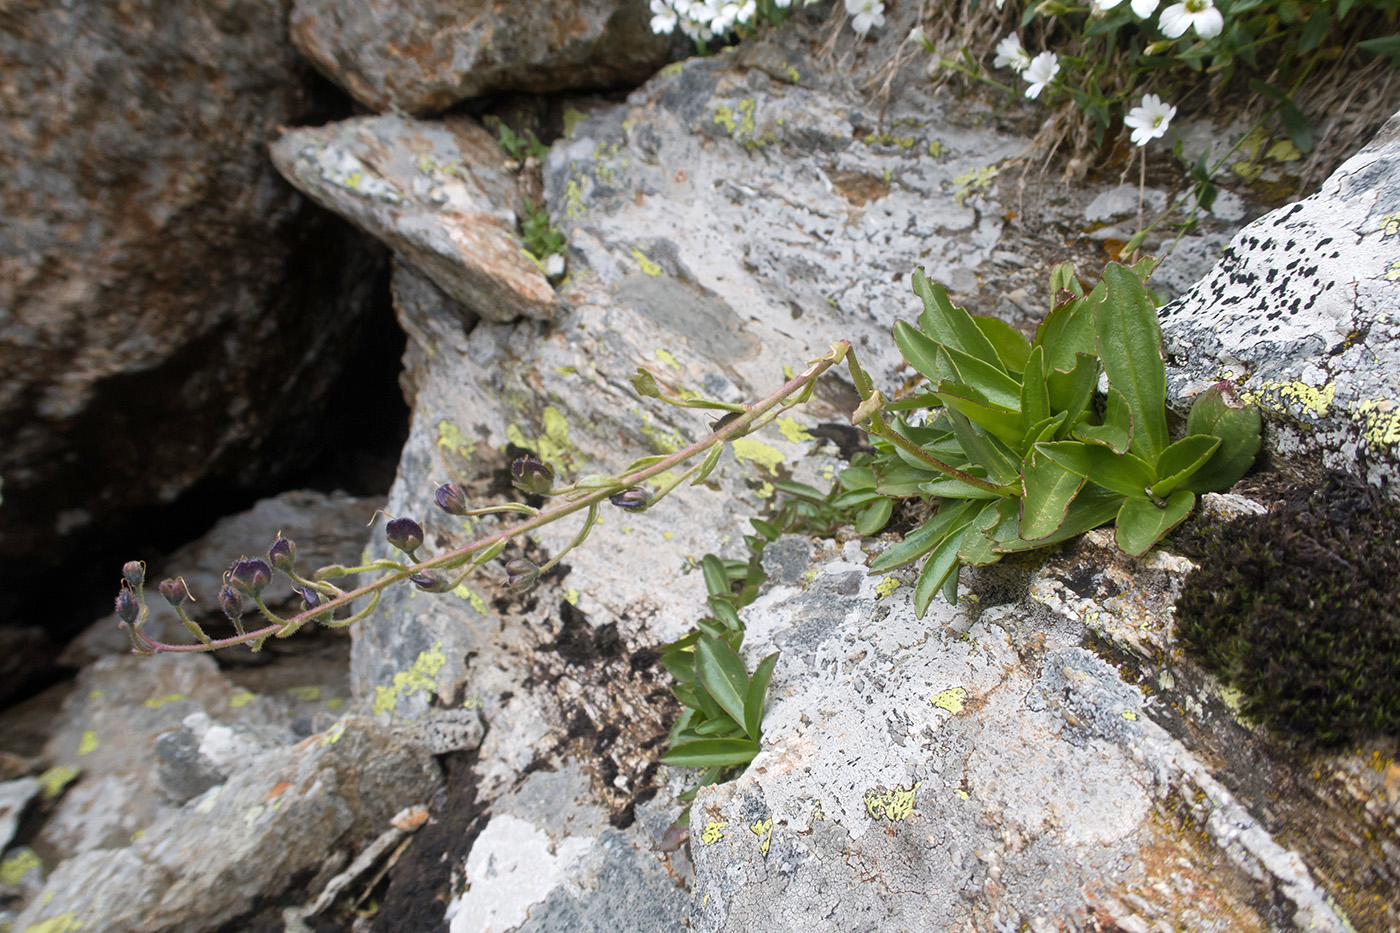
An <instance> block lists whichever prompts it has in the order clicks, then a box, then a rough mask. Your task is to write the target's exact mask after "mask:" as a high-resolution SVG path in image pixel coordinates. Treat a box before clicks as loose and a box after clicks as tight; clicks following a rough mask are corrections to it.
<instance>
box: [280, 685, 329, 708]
mask: <svg viewBox="0 0 1400 933" xmlns="http://www.w3.org/2000/svg"><path fill="white" fill-rule="evenodd" d="M287 696H289V697H291V698H292V699H293V700H300V701H302V702H303V703H310V702H312V701H313V700H319V699H321V688H320V687H318V686H316V685H315V684H308V685H306V686H302V687H288V688H287Z"/></svg>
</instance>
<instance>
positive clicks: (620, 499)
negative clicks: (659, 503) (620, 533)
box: [608, 486, 651, 512]
mask: <svg viewBox="0 0 1400 933" xmlns="http://www.w3.org/2000/svg"><path fill="white" fill-rule="evenodd" d="M608 501H609V502H611V503H612V504H613V505H615V506H617V507H618V508H619V509H622V510H624V511H627V512H643V511H645V510H646V507H647V506H649V505H651V493H649V492H647V491H646V490H645V489H643V488H642V487H640V486H632V487H631V488H629V489H624V490H622V492H619V493H616V494H614V495H611V496H608Z"/></svg>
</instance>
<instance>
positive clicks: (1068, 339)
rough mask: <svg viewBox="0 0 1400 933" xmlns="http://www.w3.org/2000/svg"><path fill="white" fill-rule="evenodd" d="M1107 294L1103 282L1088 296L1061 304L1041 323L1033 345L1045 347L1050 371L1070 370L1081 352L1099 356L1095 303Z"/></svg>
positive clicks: (1046, 367) (1046, 365) (1047, 367)
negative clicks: (1096, 338)
mask: <svg viewBox="0 0 1400 933" xmlns="http://www.w3.org/2000/svg"><path fill="white" fill-rule="evenodd" d="M1103 295H1104V286H1103V283H1102V282H1100V283H1099V284H1098V285H1096V286H1094V290H1093V291H1091V292H1090V293H1089V294H1088V295H1087V296H1085V297H1084V298H1076V299H1074V300H1073V301H1067V302H1065V303H1064V304H1061V305H1059V306H1058V307H1056V308H1055V309H1054V310H1053V311H1051V312H1050V313H1049V314H1048V315H1046V317H1045V320H1043V321H1041V322H1040V326H1039V327H1037V328H1036V331H1035V339H1034V340H1033V341H1031V346H1033V347H1036V346H1039V347H1043V348H1044V350H1045V369H1046V371H1047V372H1052V371H1059V372H1069V371H1070V370H1072V369H1073V368H1074V367H1075V365H1076V363H1077V359H1078V356H1079V354H1081V353H1088V354H1090V355H1092V356H1094V357H1097V356H1098V347H1097V345H1096V343H1095V340H1094V305H1095V303H1097V302H1098V301H1099V299H1101V298H1102V297H1103Z"/></svg>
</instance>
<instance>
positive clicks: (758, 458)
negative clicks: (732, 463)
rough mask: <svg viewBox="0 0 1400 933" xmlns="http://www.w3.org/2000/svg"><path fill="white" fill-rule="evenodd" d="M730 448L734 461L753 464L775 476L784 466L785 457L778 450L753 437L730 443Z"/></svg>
mask: <svg viewBox="0 0 1400 933" xmlns="http://www.w3.org/2000/svg"><path fill="white" fill-rule="evenodd" d="M729 448H730V449H731V450H733V451H734V459H735V460H738V461H740V462H741V463H744V462H747V463H752V464H754V465H755V466H758V467H761V468H763V469H765V470H767V471H768V472H769V473H772V474H774V475H776V474H777V472H778V467H780V466H782V464H783V461H784V460H786V459H787V458H786V457H784V456H783V455H782V454H781V453H780V452H779V451H778V450H777V448H774V447H770V446H769V445H768V444H765V443H763V442H762V441H760V440H756V439H754V438H752V437H741V438H739V439H738V440H736V441H733V442H732V443H730V445H729Z"/></svg>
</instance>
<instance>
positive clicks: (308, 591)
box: [292, 586, 321, 611]
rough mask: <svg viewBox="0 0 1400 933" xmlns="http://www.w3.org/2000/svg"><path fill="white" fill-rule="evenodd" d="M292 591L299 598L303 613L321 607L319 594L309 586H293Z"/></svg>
mask: <svg viewBox="0 0 1400 933" xmlns="http://www.w3.org/2000/svg"><path fill="white" fill-rule="evenodd" d="M292 591H293V592H295V593H296V594H297V595H298V596H300V597H301V608H302V610H303V611H306V610H310V609H315V608H316V607H317V606H319V605H321V594H320V593H318V592H316V591H315V590H314V589H312V588H311V587H309V586H293V587H292Z"/></svg>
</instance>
